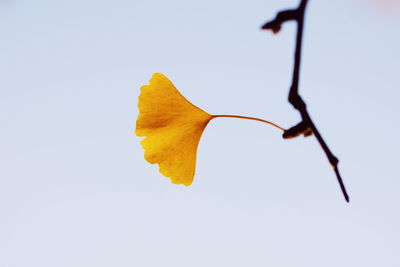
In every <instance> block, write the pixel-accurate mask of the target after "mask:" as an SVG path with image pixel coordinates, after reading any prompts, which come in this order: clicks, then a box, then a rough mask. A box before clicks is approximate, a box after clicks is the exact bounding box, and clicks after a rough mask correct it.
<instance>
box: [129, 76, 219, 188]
mask: <svg viewBox="0 0 400 267" xmlns="http://www.w3.org/2000/svg"><path fill="white" fill-rule="evenodd" d="M212 118H213V116H212V115H210V114H208V113H207V112H205V111H203V110H201V109H200V108H198V107H196V106H195V105H193V104H192V103H190V102H189V101H188V100H187V99H186V98H185V97H184V96H183V95H181V94H180V93H179V91H178V90H177V89H176V88H175V86H174V85H173V84H172V82H171V81H170V80H169V79H168V78H167V77H165V76H164V75H163V74H161V73H155V74H154V75H153V77H152V78H151V79H150V84H149V85H145V86H142V87H141V94H140V96H139V116H138V118H137V121H136V135H137V136H145V138H144V139H143V140H142V141H141V145H142V146H143V148H144V150H145V155H144V157H145V159H146V160H147V161H148V162H149V163H151V164H155V163H157V164H158V166H159V167H160V172H161V173H162V174H163V175H164V176H166V177H169V178H171V181H172V183H174V184H184V185H186V186H189V185H191V184H192V182H193V178H194V174H195V169H196V154H197V147H198V144H199V141H200V138H201V135H202V133H203V130H204V129H205V127H206V126H207V124H208V122H209V121H210V120H211V119H212Z"/></svg>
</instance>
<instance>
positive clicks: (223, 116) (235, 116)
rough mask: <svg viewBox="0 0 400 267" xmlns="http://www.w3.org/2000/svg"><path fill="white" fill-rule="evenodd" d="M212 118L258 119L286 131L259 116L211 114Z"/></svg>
mask: <svg viewBox="0 0 400 267" xmlns="http://www.w3.org/2000/svg"><path fill="white" fill-rule="evenodd" d="M212 118H213V119H214V118H235V119H245V120H253V121H260V122H263V123H267V124H269V125H272V126H274V127H276V128H278V129H280V130H282V131H286V129H284V128H282V127H281V126H279V125H276V124H275V123H272V122H270V121H266V120H263V119H259V118H253V117H246V116H238V115H213V117H212Z"/></svg>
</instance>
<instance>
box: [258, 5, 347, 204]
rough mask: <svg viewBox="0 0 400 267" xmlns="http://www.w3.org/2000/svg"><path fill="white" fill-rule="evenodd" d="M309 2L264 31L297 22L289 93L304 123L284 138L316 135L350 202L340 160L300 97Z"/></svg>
mask: <svg viewBox="0 0 400 267" xmlns="http://www.w3.org/2000/svg"><path fill="white" fill-rule="evenodd" d="M307 3H308V0H301V2H300V5H299V6H298V8H296V9H291V10H285V11H282V12H279V13H278V15H277V16H276V18H275V19H274V20H272V21H270V22H267V23H266V24H265V25H264V26H262V29H265V30H272V31H273V32H274V33H277V32H279V30H280V28H281V26H282V24H283V23H285V22H287V21H291V20H294V21H296V22H297V36H296V50H295V56H294V69H293V80H292V86H291V87H290V92H289V102H290V103H291V104H292V105H293V107H294V108H295V109H297V110H298V111H299V112H300V115H301V118H302V121H301V122H300V123H299V124H297V125H295V126H293V127H292V128H290V129H288V130H286V131H285V133H284V134H283V138H285V139H287V138H293V137H296V136H299V135H302V134H303V135H304V136H309V135H311V133H313V134H314V135H315V137H316V138H317V140H318V142H319V144H320V145H321V147H322V149H323V150H324V152H325V154H326V156H327V158H328V160H329V163H330V164H331V165H332V167H333V169H334V171H335V174H336V177H337V180H338V182H339V185H340V188H341V190H342V192H343V195H344V198H345V199H346V201H347V202H349V195H348V194H347V192H346V188H345V186H344V184H343V180H342V177H341V176H340V173H339V169H338V163H339V160H338V159H337V158H336V157H335V156H334V155H333V154H332V152H331V150H330V149H329V147H328V146H327V144H326V143H325V141H324V139H323V138H322V136H321V134H320V133H319V131H318V129H317V127H316V126H315V124H314V123H313V121H312V120H311V117H310V115H309V114H308V112H307V106H306V104H305V103H304V101H303V99H302V98H301V96H300V95H299V92H298V91H299V77H300V63H301V46H302V40H303V25H304V14H305V10H306V7H307Z"/></svg>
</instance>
